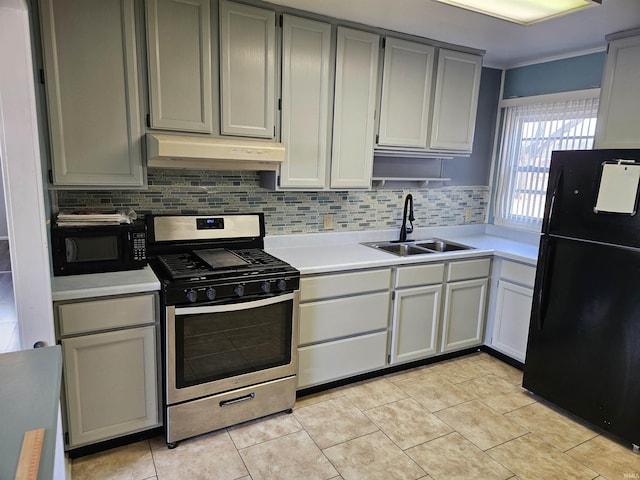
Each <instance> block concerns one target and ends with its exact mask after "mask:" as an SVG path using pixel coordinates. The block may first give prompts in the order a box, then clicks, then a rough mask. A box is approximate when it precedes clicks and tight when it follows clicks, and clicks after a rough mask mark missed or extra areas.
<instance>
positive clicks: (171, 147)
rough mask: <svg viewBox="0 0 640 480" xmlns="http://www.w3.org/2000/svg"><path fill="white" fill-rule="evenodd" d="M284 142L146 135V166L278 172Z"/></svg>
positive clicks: (282, 155)
mask: <svg viewBox="0 0 640 480" xmlns="http://www.w3.org/2000/svg"><path fill="white" fill-rule="evenodd" d="M283 160H284V145H283V144H282V143H276V142H267V141H259V140H237V139H234V138H229V139H227V138H213V137H196V136H188V135H162V134H156V133H147V166H149V167H159V168H187V169H197V170H254V171H258V170H271V171H274V170H277V169H278V166H279V165H280V164H281V163H282V161H283Z"/></svg>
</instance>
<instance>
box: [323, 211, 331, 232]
mask: <svg viewBox="0 0 640 480" xmlns="http://www.w3.org/2000/svg"><path fill="white" fill-rule="evenodd" d="M324 229H325V230H333V215H331V214H330V213H327V214H326V215H325V216H324Z"/></svg>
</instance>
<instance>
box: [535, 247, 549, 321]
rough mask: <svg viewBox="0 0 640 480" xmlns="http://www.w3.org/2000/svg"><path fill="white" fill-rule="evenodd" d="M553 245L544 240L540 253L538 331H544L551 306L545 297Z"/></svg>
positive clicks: (537, 299)
mask: <svg viewBox="0 0 640 480" xmlns="http://www.w3.org/2000/svg"><path fill="white" fill-rule="evenodd" d="M551 245H552V243H551V242H550V240H549V238H543V239H542V245H541V251H540V265H541V266H542V271H541V272H540V283H539V287H538V292H537V293H538V296H537V298H536V303H537V309H536V312H535V314H536V315H535V320H536V326H537V327H538V330H542V327H543V326H544V318H545V316H546V313H547V306H548V304H549V300H548V295H545V292H547V291H548V289H547V287H548V282H549V272H550V270H551V269H550V268H549V264H550V263H551V257H552V252H551V250H552V247H551Z"/></svg>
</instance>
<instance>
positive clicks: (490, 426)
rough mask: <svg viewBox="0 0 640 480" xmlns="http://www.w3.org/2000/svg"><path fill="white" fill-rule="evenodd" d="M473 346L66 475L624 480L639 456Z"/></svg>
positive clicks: (104, 456) (124, 451)
mask: <svg viewBox="0 0 640 480" xmlns="http://www.w3.org/2000/svg"><path fill="white" fill-rule="evenodd" d="M521 382H522V374H521V372H519V371H518V370H517V369H515V368H512V367H510V366H508V365H506V364H505V363H502V362H500V361H499V360H496V359H495V358H493V357H491V356H489V355H487V354H485V353H479V354H473V355H470V356H466V357H463V358H460V359H456V360H450V361H447V362H443V363H438V364H434V365H430V366H425V367H420V368H415V369H412V370H407V371H404V372H399V373H394V374H391V375H387V376H384V377H380V378H376V379H372V380H368V381H364V382H360V383H356V384H352V385H348V386H345V387H341V388H338V389H334V390H330V391H326V392H323V393H320V394H317V395H314V396H309V397H304V398H302V399H300V400H299V401H298V402H297V403H296V405H295V408H294V411H293V414H285V413H281V414H276V415H272V416H270V417H266V418H263V419H259V420H255V421H252V422H247V423H244V424H241V425H237V426H234V427H230V428H227V429H224V430H220V431H217V432H213V433H210V434H207V435H202V436H200V437H196V438H193V439H189V440H185V441H183V442H180V444H179V445H178V447H177V448H176V449H174V450H169V449H167V448H166V446H165V444H164V441H163V439H162V438H155V439H151V440H149V441H144V442H138V443H135V444H132V445H128V446H125V447H120V448H115V449H112V450H108V451H105V452H101V453H97V454H94V455H90V456H86V457H81V458H77V459H75V460H73V463H72V476H73V479H74V480H82V479H91V480H101V479H113V480H125V479H126V480H152V479H153V480H174V479H175V480H182V479H189V480H198V479H207V480H211V479H213V480H234V479H241V480H267V479H268V480H276V479H286V480H298V479H300V480H314V479H318V480H324V479H335V480H339V479H344V480H351V479H366V480H377V479H379V480H395V479H397V480H415V479H421V480H458V479H460V480H462V479H464V480H482V479H487V480H503V479H504V480H506V479H511V480H569V479H585V480H586V479H598V480H605V479H606V480H623V479H635V478H640V455H637V454H634V453H632V452H631V449H630V448H629V447H630V446H627V445H622V444H619V443H617V442H614V441H612V440H611V439H609V438H607V437H605V436H602V435H600V434H599V433H598V432H596V431H594V430H592V429H590V428H589V427H586V426H585V425H583V424H581V423H580V422H579V421H576V419H574V418H571V417H570V416H567V415H564V414H562V413H560V412H559V411H557V410H556V409H554V408H552V407H551V406H549V405H548V404H546V403H542V402H538V401H536V399H535V398H534V397H532V396H530V395H529V394H528V393H526V392H525V391H524V390H523V389H522V388H521V387H520V384H521Z"/></svg>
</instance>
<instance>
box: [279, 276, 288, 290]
mask: <svg viewBox="0 0 640 480" xmlns="http://www.w3.org/2000/svg"><path fill="white" fill-rule="evenodd" d="M277 285H278V290H280V291H281V292H284V291H285V290H286V289H287V282H286V281H285V280H284V279H280V280H278V283H277Z"/></svg>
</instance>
